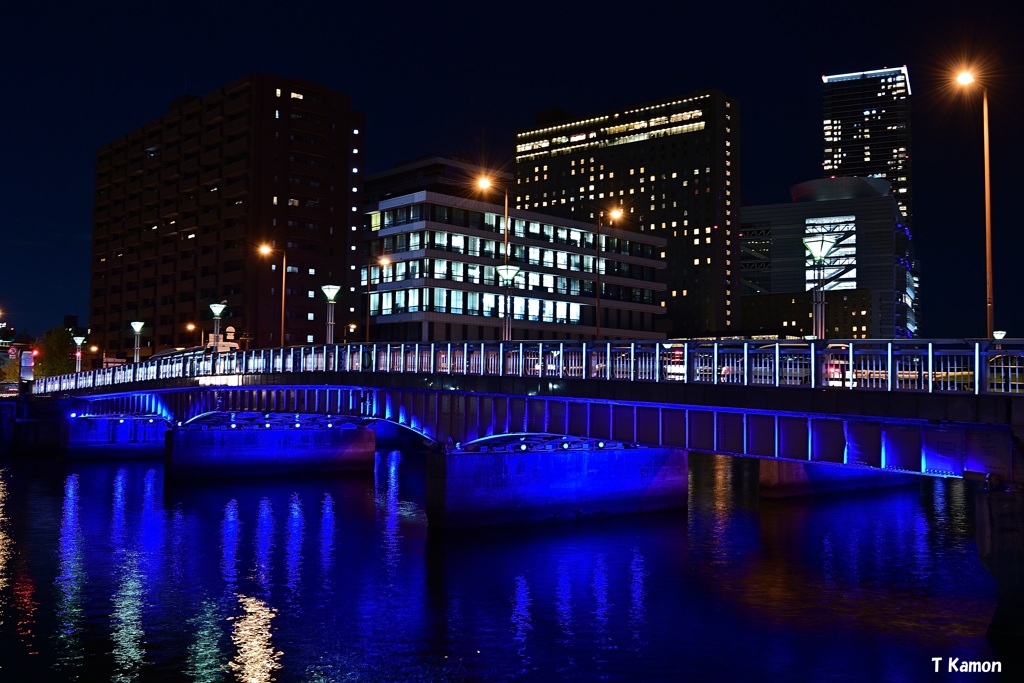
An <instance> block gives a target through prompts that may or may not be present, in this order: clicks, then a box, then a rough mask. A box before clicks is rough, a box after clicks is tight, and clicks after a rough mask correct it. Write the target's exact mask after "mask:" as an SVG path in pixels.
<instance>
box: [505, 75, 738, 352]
mask: <svg viewBox="0 0 1024 683" xmlns="http://www.w3.org/2000/svg"><path fill="white" fill-rule="evenodd" d="M739 147H740V119H739V106H738V104H737V102H736V101H735V100H734V99H732V98H730V97H727V96H726V95H724V94H723V93H721V92H718V91H715V90H707V91H702V92H697V93H693V94H690V95H684V96H682V97H679V98H675V99H671V100H665V101H661V102H655V103H651V104H645V105H640V106H635V107H627V108H624V109H620V110H616V111H609V112H605V113H602V114H595V115H593V116H588V117H586V118H571V117H568V116H564V115H563V116H561V117H557V116H548V118H547V119H545V120H543V121H542V120H540V117H538V125H537V127H536V128H533V129H530V130H525V131H521V132H519V133H518V134H517V136H516V169H515V173H516V184H515V196H514V204H515V206H516V207H517V208H519V209H524V210H530V211H538V212H541V213H545V214H552V215H558V216H565V217H568V218H574V219H577V220H582V221H588V222H591V223H596V222H598V221H602V222H604V223H605V224H608V222H609V216H610V215H611V211H612V210H615V209H618V210H619V211H622V213H623V217H622V218H620V219H619V220H617V221H615V223H614V225H615V227H616V228H617V229H621V230H625V231H629V232H634V233H641V232H643V233H649V234H652V235H655V236H657V237H661V238H664V239H665V241H666V246H665V248H664V251H663V253H662V254H660V255H659V256H660V257H661V258H662V259H663V260H664V262H665V265H666V268H665V269H664V270H662V271H661V272H660V273H659V277H660V278H661V282H662V283H664V284H665V290H664V292H663V293H662V295H661V301H660V302H659V303H660V305H661V306H662V308H663V309H664V312H665V315H664V316H662V318H661V321H660V323H659V324H660V325H661V329H662V331H663V332H665V333H667V334H668V335H669V336H671V337H683V336H695V335H714V334H717V335H727V334H733V333H734V331H735V330H737V329H738V328H739V326H740V321H739V315H740V301H739V291H738V287H739V263H738V260H737V254H738V246H739V245H738V242H737V240H736V235H737V232H738V230H739V222H738V217H739V196H740V195H739V192H740V187H739V186H740V149H739Z"/></svg>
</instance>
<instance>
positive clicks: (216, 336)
mask: <svg viewBox="0 0 1024 683" xmlns="http://www.w3.org/2000/svg"><path fill="white" fill-rule="evenodd" d="M225 308H227V302H226V301H221V302H220V303H219V304H210V310H211V311H213V350H214V351H220V314H221V313H223V312H224V309H225Z"/></svg>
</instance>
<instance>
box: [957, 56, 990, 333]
mask: <svg viewBox="0 0 1024 683" xmlns="http://www.w3.org/2000/svg"><path fill="white" fill-rule="evenodd" d="M956 82H957V83H959V84H960V85H962V86H966V85H970V84H972V83H974V82H975V81H974V74H972V73H971V72H970V71H961V72H960V73H959V74H958V75H957V77H956ZM981 125H982V138H983V142H984V145H985V334H986V336H987V337H988V338H989V339H991V338H992V332H993V330H994V329H995V310H994V308H995V305H994V303H993V296H992V180H991V174H990V172H989V151H988V148H989V145H988V88H987V87H985V86H984V85H983V86H981Z"/></svg>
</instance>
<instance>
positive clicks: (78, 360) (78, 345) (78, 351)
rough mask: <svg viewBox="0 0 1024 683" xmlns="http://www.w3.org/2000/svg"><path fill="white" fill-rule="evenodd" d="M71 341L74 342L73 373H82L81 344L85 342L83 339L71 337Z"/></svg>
mask: <svg viewBox="0 0 1024 683" xmlns="http://www.w3.org/2000/svg"><path fill="white" fill-rule="evenodd" d="M71 339H73V340H74V342H75V372H81V371H82V344H83V343H84V342H85V337H72V338H71Z"/></svg>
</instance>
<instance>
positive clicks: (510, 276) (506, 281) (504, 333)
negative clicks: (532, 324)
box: [476, 177, 520, 341]
mask: <svg viewBox="0 0 1024 683" xmlns="http://www.w3.org/2000/svg"><path fill="white" fill-rule="evenodd" d="M476 184H477V187H479V188H481V189H483V190H488V189H490V188H492V187H494V184H493V183H492V182H491V179H490V178H487V177H483V178H480V179H479V180H477V181H476ZM504 191H505V223H504V226H503V228H502V229H503V230H504V231H505V261H504V264H503V265H501V266H498V268H497V270H498V277H499V278H500V279H501V283H502V284H503V285H505V318H504V320H503V321H502V327H501V338H502V340H503V341H510V340H511V339H512V312H511V311H509V308H508V306H509V297H510V294H509V288H510V287H511V286H512V282H513V281H514V280H515V279H516V275H518V274H519V270H520V268H519V266H510V265H508V235H509V232H511V227H512V226H510V225H509V222H508V185H507V184H506V185H505V190H504Z"/></svg>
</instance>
